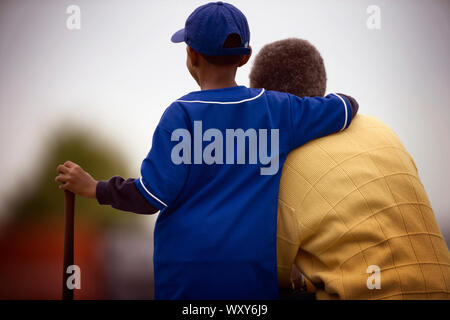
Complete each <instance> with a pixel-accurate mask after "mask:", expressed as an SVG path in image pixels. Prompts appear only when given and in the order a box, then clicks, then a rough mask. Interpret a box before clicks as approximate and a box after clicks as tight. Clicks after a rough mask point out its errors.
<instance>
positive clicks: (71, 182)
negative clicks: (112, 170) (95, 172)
mask: <svg viewBox="0 0 450 320" xmlns="http://www.w3.org/2000/svg"><path fill="white" fill-rule="evenodd" d="M57 170H58V173H59V175H58V176H57V177H56V179H55V181H56V182H61V184H60V185H59V188H60V189H62V190H69V191H72V192H73V193H75V194H77V195H80V196H82V197H86V198H95V197H96V188H97V181H96V180H95V179H94V178H92V177H91V175H90V174H89V173H87V172H86V171H84V170H83V169H82V168H81V167H80V166H79V165H77V164H76V163H73V162H72V161H66V162H65V163H64V164H61V165H59V166H58V168H57Z"/></svg>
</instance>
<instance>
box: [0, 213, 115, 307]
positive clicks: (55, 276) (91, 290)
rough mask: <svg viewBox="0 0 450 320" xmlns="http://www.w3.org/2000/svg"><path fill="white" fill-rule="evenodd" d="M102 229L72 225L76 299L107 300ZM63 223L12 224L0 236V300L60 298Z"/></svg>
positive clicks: (77, 224)
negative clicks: (77, 276) (78, 285)
mask: <svg viewBox="0 0 450 320" xmlns="http://www.w3.org/2000/svg"><path fill="white" fill-rule="evenodd" d="M103 239H104V237H103V233H102V231H101V230H99V229H97V228H95V227H92V226H90V225H83V224H81V223H79V222H76V224H75V252H74V255H75V262H74V263H75V264H76V265H78V266H79V267H80V269H81V289H80V290H75V292H74V293H75V294H74V297H75V299H107V294H106V282H105V276H104V275H105V268H106V260H105V256H104V254H103V252H104V250H102V248H103V247H104V243H103V242H104V241H103ZM63 246H64V225H63V223H55V222H51V223H45V222H34V223H28V224H21V225H16V226H11V227H10V228H9V229H7V230H5V231H4V232H3V234H1V235H0V299H61V298H62V292H61V287H62V279H61V274H62V269H63V266H62V261H63V259H62V258H63Z"/></svg>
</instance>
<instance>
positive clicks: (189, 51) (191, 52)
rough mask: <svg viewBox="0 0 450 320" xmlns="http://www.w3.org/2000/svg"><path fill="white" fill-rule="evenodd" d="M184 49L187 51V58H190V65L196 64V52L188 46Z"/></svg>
mask: <svg viewBox="0 0 450 320" xmlns="http://www.w3.org/2000/svg"><path fill="white" fill-rule="evenodd" d="M186 51H187V54H188V57H189V59H190V60H191V64H192V66H193V67H196V66H197V65H198V60H199V56H198V52H196V51H195V50H194V49H192V48H191V47H189V46H187V47H186Z"/></svg>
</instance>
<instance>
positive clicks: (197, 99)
mask: <svg viewBox="0 0 450 320" xmlns="http://www.w3.org/2000/svg"><path fill="white" fill-rule="evenodd" d="M265 92H266V91H265V90H264V89H262V88H247V87H246V86H235V87H227V88H221V89H211V90H202V91H192V92H189V93H188V94H185V95H184V96H182V97H180V98H179V99H177V100H175V101H174V102H173V104H180V103H181V104H199V103H206V104H215V103H216V104H238V103H242V102H246V101H251V100H256V99H258V98H259V97H261V96H262V95H263V94H264V93H265Z"/></svg>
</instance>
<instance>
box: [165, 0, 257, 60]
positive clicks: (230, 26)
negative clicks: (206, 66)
mask: <svg viewBox="0 0 450 320" xmlns="http://www.w3.org/2000/svg"><path fill="white" fill-rule="evenodd" d="M233 33H235V34H238V35H239V36H240V38H241V46H240V47H237V48H224V47H223V44H224V43H225V40H226V39H227V37H228V36H229V35H230V34H233ZM171 40H172V42H175V43H179V42H186V44H187V45H189V46H190V47H191V48H192V49H194V50H195V51H197V52H200V53H203V54H207V55H215V56H222V55H223V56H227V55H238V54H249V53H250V48H249V42H250V29H249V27H248V23H247V18H245V16H244V14H243V13H242V12H241V11H240V10H239V9H238V8H236V7H235V6H233V5H231V4H229V3H224V2H221V1H219V2H211V3H208V4H205V5H203V6H201V7H198V8H197V9H195V10H194V12H192V13H191V15H190V16H189V17H188V18H187V20H186V24H185V27H184V28H183V29H181V30H179V31H177V32H175V33H174V34H173V36H172V39H171Z"/></svg>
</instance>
